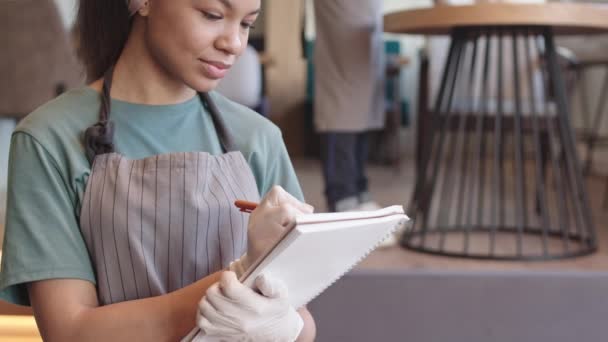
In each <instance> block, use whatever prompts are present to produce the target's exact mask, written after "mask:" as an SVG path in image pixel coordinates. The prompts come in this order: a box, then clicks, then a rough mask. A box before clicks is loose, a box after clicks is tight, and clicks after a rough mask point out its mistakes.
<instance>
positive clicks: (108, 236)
mask: <svg viewBox="0 0 608 342" xmlns="http://www.w3.org/2000/svg"><path fill="white" fill-rule="evenodd" d="M111 75H112V69H110V70H108V72H107V73H106V75H105V77H104V86H103V90H102V94H101V97H102V105H101V108H100V121H99V122H98V123H97V124H96V125H94V126H92V127H90V128H89V129H87V131H86V132H85V147H86V149H87V156H88V157H89V159H90V160H91V161H92V166H91V174H90V176H89V180H88V182H87V186H86V190H85V193H84V198H83V203H82V209H81V213H80V229H81V233H82V235H83V237H84V241H85V243H86V245H87V248H88V251H89V255H90V257H91V260H92V263H93V266H94V269H95V273H96V279H97V291H98V297H99V301H100V304H101V305H107V304H112V303H117V302H122V301H126V300H134V299H140V298H146V297H151V296H158V295H162V294H166V293H169V292H172V291H175V290H177V289H180V288H182V287H184V286H187V285H189V284H192V283H193V282H195V281H197V280H198V279H201V278H203V277H205V276H207V275H209V274H211V273H214V272H217V271H219V270H221V269H224V268H226V267H228V265H229V264H230V262H231V261H233V260H235V259H237V258H239V257H240V256H241V255H242V254H243V253H245V252H246V249H247V222H248V217H247V216H246V214H245V213H242V212H240V211H239V210H238V209H237V208H236V207H235V206H234V201H235V200H236V199H239V198H241V199H248V200H253V201H257V200H259V194H258V190H257V186H256V182H255V178H254V176H253V173H252V171H251V169H250V167H249V165H248V163H247V161H246V160H245V158H244V157H243V155H242V154H241V153H240V152H238V151H234V149H233V146H232V139H231V136H230V134H229V131H228V129H227V128H226V127H225V125H224V124H223V121H222V119H221V116H220V114H219V111H218V110H217V108H216V107H215V105H214V104H213V102H212V101H211V98H210V97H209V96H208V95H207V94H200V96H201V98H202V101H203V104H204V105H205V107H206V108H207V110H209V112H210V114H211V116H212V119H213V123H214V127H215V129H216V131H217V133H218V137H219V138H220V142H221V145H222V149H223V151H224V154H222V155H217V156H214V155H211V154H209V153H206V152H180V153H170V154H162V155H155V156H151V157H147V158H144V159H138V160H132V159H128V158H126V157H124V156H123V155H121V154H119V153H117V152H114V147H113V144H112V135H113V127H112V122H110V121H109V120H108V119H109V114H110V96H109V94H110V87H111Z"/></svg>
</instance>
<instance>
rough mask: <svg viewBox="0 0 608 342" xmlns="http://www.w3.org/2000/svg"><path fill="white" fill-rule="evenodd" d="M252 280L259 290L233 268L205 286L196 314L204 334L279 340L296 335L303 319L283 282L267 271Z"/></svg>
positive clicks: (280, 341) (287, 340)
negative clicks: (237, 276) (241, 277)
mask: <svg viewBox="0 0 608 342" xmlns="http://www.w3.org/2000/svg"><path fill="white" fill-rule="evenodd" d="M255 284H256V287H257V289H258V290H259V291H260V293H261V294H260V293H257V292H255V291H254V290H252V289H250V288H248V287H247V286H245V285H243V284H242V283H241V282H240V281H239V280H238V279H237V278H236V275H235V274H234V272H224V273H223V274H222V277H221V279H220V281H219V282H218V283H215V284H214V285H212V286H211V287H210V288H209V289H208V290H207V293H206V295H205V297H203V299H202V300H201V302H200V303H199V310H198V313H197V318H196V321H197V325H198V326H199V328H201V329H202V330H203V331H204V332H205V336H206V337H207V336H208V337H211V338H213V337H217V338H234V339H238V340H248V341H249V340H251V341H279V342H283V341H285V342H293V341H295V340H296V339H297V338H298V336H299V334H300V331H301V330H302V327H303V325H304V323H303V321H302V318H301V317H300V315H299V314H298V313H297V312H296V310H295V309H294V308H293V307H292V306H291V305H290V304H289V301H288V299H287V298H288V294H287V287H286V286H285V284H284V283H283V282H282V281H280V280H279V279H276V278H272V277H270V276H267V275H261V276H259V277H258V278H257V279H256V281H255ZM241 338H242V339H241Z"/></svg>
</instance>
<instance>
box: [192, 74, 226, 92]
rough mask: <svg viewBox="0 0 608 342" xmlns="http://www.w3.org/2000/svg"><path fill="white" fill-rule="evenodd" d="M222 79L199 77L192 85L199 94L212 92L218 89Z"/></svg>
mask: <svg viewBox="0 0 608 342" xmlns="http://www.w3.org/2000/svg"><path fill="white" fill-rule="evenodd" d="M220 81H221V79H209V78H206V77H198V78H197V79H196V80H194V82H192V83H191V85H190V86H191V87H192V89H194V90H196V91H197V92H199V93H206V92H210V91H212V90H213V89H215V88H216V87H217V85H218V84H219V83H220Z"/></svg>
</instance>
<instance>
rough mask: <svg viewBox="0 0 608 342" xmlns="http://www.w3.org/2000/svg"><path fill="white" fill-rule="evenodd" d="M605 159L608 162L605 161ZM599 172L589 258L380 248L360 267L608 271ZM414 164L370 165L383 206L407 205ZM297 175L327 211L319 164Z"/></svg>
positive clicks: (301, 164)
mask: <svg viewBox="0 0 608 342" xmlns="http://www.w3.org/2000/svg"><path fill="white" fill-rule="evenodd" d="M605 160H608V158H606V159H605ZM596 164H597V165H599V166H598V169H599V170H600V171H599V172H597V173H596V175H594V176H590V177H588V178H587V186H588V189H589V197H590V201H591V206H592V210H593V216H594V222H595V226H596V230H597V232H598V241H599V250H598V251H597V252H596V253H594V254H593V255H590V256H584V257H578V258H573V259H568V260H559V261H540V262H510V261H479V260H469V259H463V258H451V257H444V256H434V255H430V254H424V253H419V252H414V251H411V250H406V249H404V248H401V247H399V246H392V247H388V248H384V249H378V250H376V251H375V252H373V253H372V254H370V256H369V257H367V258H366V259H364V260H363V261H362V262H361V264H359V266H358V267H360V268H374V269H420V268H423V269H434V270H440V269H446V270H471V271H475V270H477V271H481V270H505V271H509V270H548V271H564V270H579V271H608V208H603V207H602V198H603V195H604V189H605V182H606V179H605V178H604V177H600V176H598V175H597V174H598V173H599V174H601V173H603V171H602V165H601V163H596ZM412 165H413V163H412V162H411V161H410V160H405V161H403V162H402V163H401V164H400V165H399V168H396V167H390V166H383V165H370V166H369V167H368V177H369V180H370V190H371V192H372V194H373V195H374V196H375V199H376V200H377V201H378V202H379V203H380V204H381V205H392V204H401V205H404V206H405V205H406V204H407V202H408V200H409V196H410V193H411V190H412V188H413V182H414V173H413V169H412ZM294 166H295V169H296V173H297V174H298V177H299V179H300V183H301V185H302V188H303V191H304V195H305V197H306V200H307V202H309V203H310V204H312V205H313V206H315V208H316V210H317V211H325V210H326V205H325V200H324V198H323V195H322V191H323V184H322V178H321V171H320V164H319V163H318V161H316V160H313V159H298V160H294Z"/></svg>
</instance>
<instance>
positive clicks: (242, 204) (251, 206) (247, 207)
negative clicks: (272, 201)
mask: <svg viewBox="0 0 608 342" xmlns="http://www.w3.org/2000/svg"><path fill="white" fill-rule="evenodd" d="M234 205H236V207H237V208H239V209H241V211H242V212H244V213H251V212H252V211H253V210H255V208H257V206H258V204H257V203H255V202H251V201H245V200H236V201H234Z"/></svg>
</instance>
